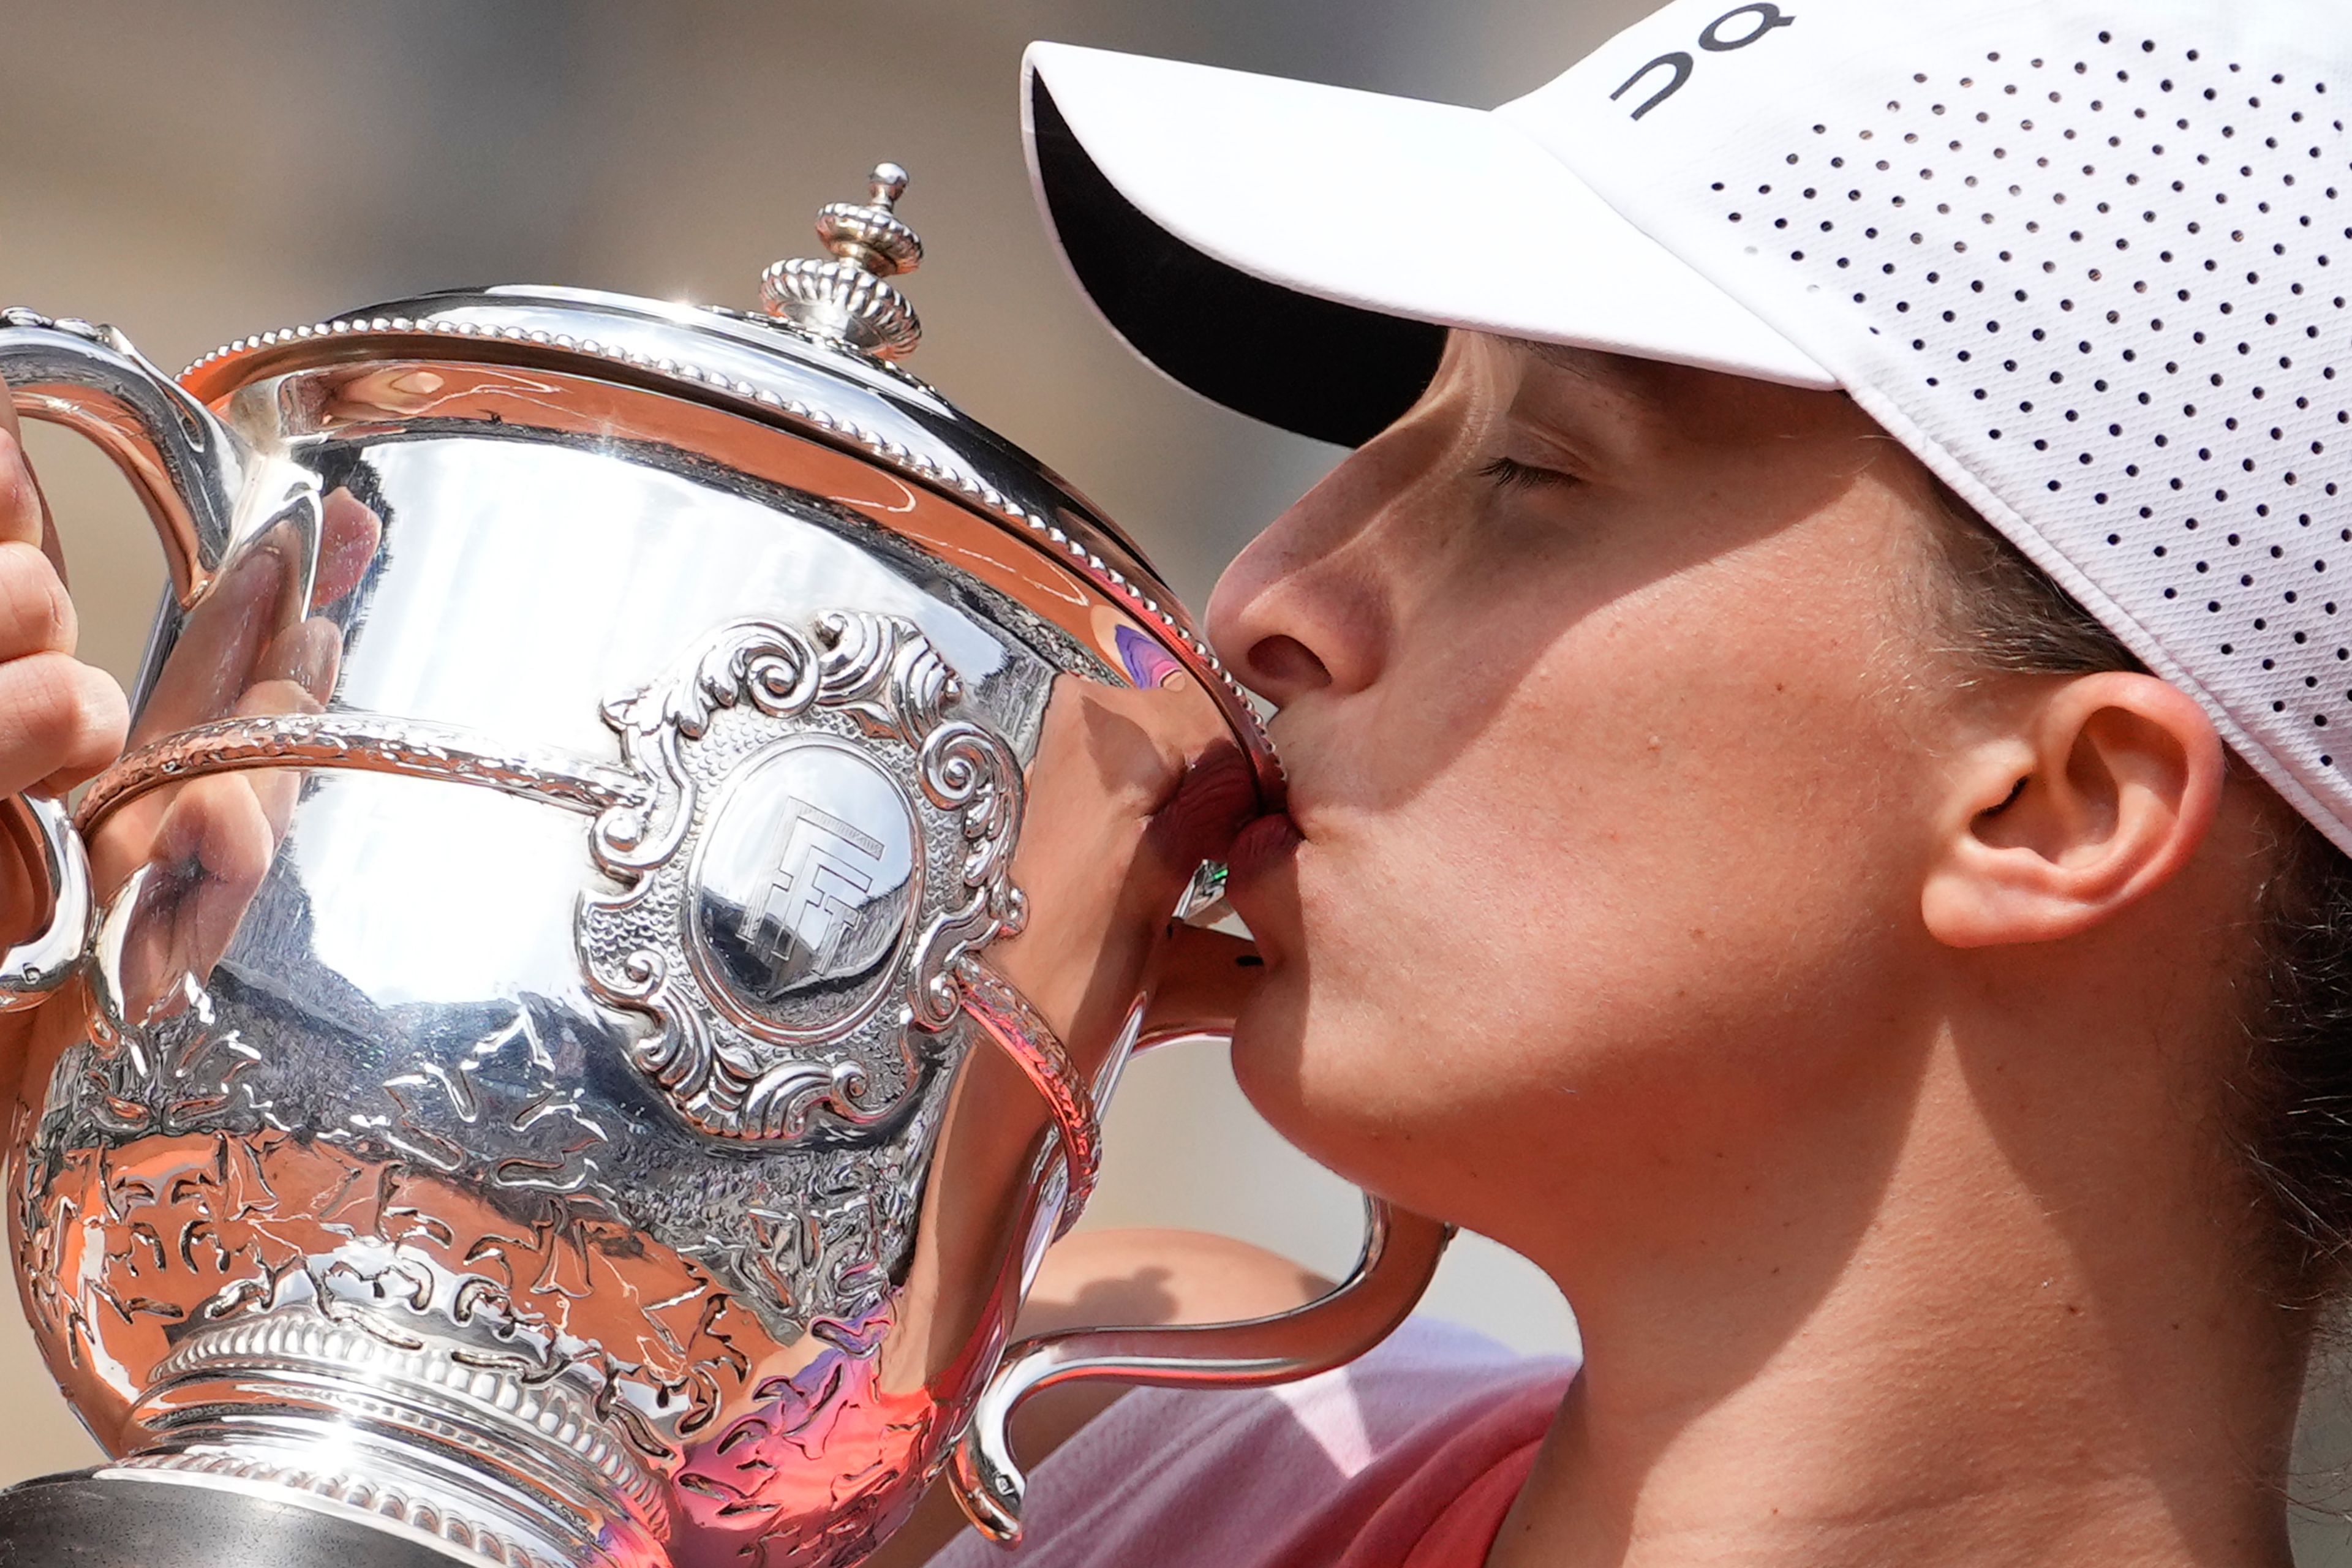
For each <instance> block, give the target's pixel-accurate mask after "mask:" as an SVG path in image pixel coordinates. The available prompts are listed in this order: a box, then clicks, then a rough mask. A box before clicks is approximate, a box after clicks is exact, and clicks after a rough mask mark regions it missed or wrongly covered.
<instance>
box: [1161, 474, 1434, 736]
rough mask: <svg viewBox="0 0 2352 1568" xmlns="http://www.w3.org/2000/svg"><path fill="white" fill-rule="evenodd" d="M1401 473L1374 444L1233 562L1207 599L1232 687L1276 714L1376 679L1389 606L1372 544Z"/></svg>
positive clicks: (1214, 638) (1211, 624) (1382, 572)
mask: <svg viewBox="0 0 2352 1568" xmlns="http://www.w3.org/2000/svg"><path fill="white" fill-rule="evenodd" d="M1396 468H1397V465H1396V464H1395V463H1394V462H1393V461H1391V459H1390V458H1389V456H1388V454H1386V453H1384V452H1383V451H1382V450H1381V441H1374V442H1372V443H1371V444H1370V445H1368V446H1366V447H1362V448H1360V449H1359V450H1358V451H1357V452H1355V453H1354V454H1352V455H1351V456H1349V458H1348V459H1347V460H1346V461H1345V462H1342V463H1341V464H1340V465H1339V467H1338V468H1334V469H1333V470H1332V471H1331V473H1330V474H1329V475H1328V476H1327V477H1326V478H1325V479H1324V480H1323V482H1322V483H1320V484H1318V485H1317V486H1316V487H1315V488H1314V489H1312V490H1310V491H1308V492H1307V494H1306V495H1305V496H1304V497H1302V498H1301V499H1300V500H1298V501H1297V504H1295V505H1294V506H1292V507H1291V508H1290V510H1287V511H1286V512H1284V513H1283V514H1282V516H1280V517H1279V518H1277V519H1276V520H1275V521H1274V522H1273V524H1272V525H1271V526H1269V527H1268V528H1267V529H1266V531H1265V532H1264V533H1261V534H1259V535H1258V536H1257V538H1255V540H1252V541H1251V542H1250V544H1249V546H1248V548H1246V549H1244V551H1243V552H1241V553H1240V554H1239V555H1237V556H1235V557H1234V563H1233V564H1232V565H1230V566H1228V567H1226V568H1225V572H1224V574H1223V576H1221V577H1220V578H1218V579H1217V587H1216V591H1215V592H1214V593H1213V594H1212V595H1210V596H1209V614H1208V631H1209V639H1210V641H1211V642H1212V643H1213V644H1214V645H1215V647H1216V649H1217V656H1218V657H1219V658H1222V659H1223V661H1224V662H1225V665H1226V667H1227V668H1230V669H1231V670H1232V671H1233V673H1234V677H1235V679H1239V680H1240V681H1241V682H1242V683H1243V684H1244V685H1245V686H1247V687H1249V688H1250V689H1252V690H1253V691H1255V692H1256V693H1257V694H1258V695H1259V696H1261V697H1264V698H1265V699H1266V700H1268V701H1270V702H1272V703H1274V704H1275V706H1276V707H1277V708H1284V707H1288V706H1289V705H1290V704H1291V703H1293V702H1295V701H1297V700H1298V699H1300V698H1301V697H1304V696H1306V695H1307V694H1308V693H1310V692H1315V691H1331V692H1334V693H1339V694H1344V693H1347V692H1350V691H1358V690H1361V689H1363V688H1365V687H1367V686H1369V685H1370V684H1371V683H1372V681H1373V680H1375V679H1378V678H1379V675H1380V670H1381V663H1382V661H1383V658H1384V657H1385V651H1386V646H1387V641H1388V625H1389V611H1390V605H1391V597H1390V595H1389V592H1388V589H1387V585H1386V582H1385V577H1386V571H1385V567H1386V565H1387V564H1388V563H1384V562H1383V561H1382V560H1381V551H1380V550H1379V549H1378V548H1376V546H1375V542H1374V536H1375V534H1376V533H1377V532H1378V522H1379V520H1380V518H1381V511H1382V509H1383V506H1384V505H1385V503H1386V502H1387V501H1388V500H1389V499H1390V498H1391V496H1392V495H1393V494H1394V493H1395V492H1396V490H1397V489H1398V488H1399V486H1398V480H1399V475H1398V474H1397V472H1396Z"/></svg>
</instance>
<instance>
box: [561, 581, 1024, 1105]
mask: <svg viewBox="0 0 2352 1568" xmlns="http://www.w3.org/2000/svg"><path fill="white" fill-rule="evenodd" d="M962 696H963V684H962V682H961V679H959V678H958V677H957V675H956V673H955V671H954V670H953V669H951V668H949V666H948V664H947V661H946V660H945V659H943V658H941V657H940V653H939V651H938V649H936V648H935V647H932V646H931V643H930V642H929V639H928V638H926V637H924V636H923V635H922V633H921V632H920V631H919V630H918V629H917V628H916V627H915V626H914V625H913V624H912V623H911V622H908V621H905V620H902V619H900V618H898V617H897V616H879V615H872V614H866V613H863V612H848V611H832V612H828V613H827V614H825V615H824V616H820V617H819V618H818V620H817V624H816V626H815V630H814V636H810V635H804V634H803V633H801V632H799V631H795V630H793V628H791V627H789V626H780V625H777V624H776V623H774V622H772V621H760V620H745V621H737V622H734V623H731V624H730V625H728V626H722V627H720V628H719V630H718V631H717V632H716V633H714V634H713V635H712V636H711V637H709V639H707V640H706V641H705V642H704V643H703V644H702V645H701V647H699V648H698V649H697V650H696V651H695V652H694V653H693V654H692V655H691V656H690V657H689V658H688V659H687V660H686V661H685V663H684V666H683V668H682V669H681V671H680V673H679V674H678V675H677V676H676V677H675V678H674V679H669V680H667V681H665V682H659V683H656V684H655V685H653V686H650V687H647V688H646V689H643V690H641V691H636V692H632V693H630V694H628V695H626V696H625V697H622V698H620V699H617V700H614V701H612V702H609V703H607V704H606V706H605V710H604V717H605V721H606V722H608V723H609V724H611V725H612V726H613V728H614V731H617V732H618V734H619V735H620V738H621V753H622V758H623V761H624V762H625V764H626V766H627V767H628V769H629V771H630V772H631V773H635V775H636V776H637V778H638V780H639V781H640V784H641V789H640V790H639V791H638V792H635V796H634V798H632V799H630V800H627V801H624V802H622V803H619V804H617V805H613V806H611V807H609V808H607V809H606V810H605V811H604V812H603V813H602V814H600V815H599V816H598V817H597V819H596V826H595V829H594V832H593V836H592V839H591V848H592V852H593V855H594V857H595V859H596V864H597V866H598V868H600V869H602V870H603V871H604V873H605V874H606V875H607V876H609V877H611V878H613V879H614V880H615V881H617V882H619V883H620V884H622V887H621V889H620V890H618V891H616V892H602V891H598V892H591V893H589V894H587V895H585V896H584V897H583V899H582V900H581V903H580V910H579V919H578V923H577V928H576V936H577V939H578V945H579V949H580V953H581V959H582V963H583V968H584V970H585V972H586V974H587V977H588V984H589V987H590V989H591V990H592V991H593V993H594V994H596V995H597V996H598V997H599V998H600V999H602V1000H604V1001H605V1002H607V1003H610V1004H612V1005H614V1006H618V1007H623V1008H627V1009H631V1010H633V1011H636V1012H639V1013H642V1014H645V1015H646V1016H648V1017H650V1018H651V1019H652V1020H653V1022H654V1025H655V1030H654V1032H653V1034H652V1035H650V1036H649V1037H646V1039H644V1040H643V1041H641V1042H639V1043H638V1044H637V1045H635V1047H633V1048H632V1057H633V1059H634V1060H635V1065H636V1066H637V1068H639V1069H640V1070H642V1071H643V1072H645V1073H646V1075H647V1076H648V1077H649V1078H651V1079H653V1081H654V1082H655V1083H656V1085H658V1086H659V1087H660V1089H661V1090H662V1091H663V1093H664V1094H665V1095H667V1097H668V1099H669V1101H670V1103H671V1104H672V1105H673V1106H675V1107H676V1108H677V1110H678V1112H679V1113H680V1114H681V1115H683V1116H684V1117H685V1118H686V1119H687V1121H689V1122H691V1123H692V1124H693V1125H694V1126H696V1127H698V1128H699V1129H701V1130H702V1131H705V1132H709V1133H712V1134H714V1135H717V1136H719V1137H722V1138H744V1139H793V1138H797V1137H800V1136H801V1135H802V1134H803V1133H805V1132H807V1131H810V1130H811V1128H812V1127H813V1126H815V1125H818V1123H817V1122H816V1121H815V1120H814V1119H815V1118H817V1117H818V1116H819V1115H820V1113H822V1114H823V1115H824V1116H826V1117H829V1118H831V1119H833V1121H834V1123H835V1125H839V1124H844V1123H845V1124H848V1125H851V1126H863V1125H868V1124H871V1123H873V1122H876V1121H880V1120H882V1119H884V1118H886V1117H888V1116H890V1115H892V1114H893V1113H895V1112H897V1111H898V1110H899V1109H900V1108H901V1106H902V1105H903V1104H904V1103H905V1102H906V1100H907V1098H908V1094H909V1092H910V1090H911V1089H912V1088H913V1087H914V1084H915V1079H916V1059H915V1054H914V1052H915V1047H914V1042H913V1039H912V1037H911V1035H910V1031H911V1030H921V1031H925V1032H929V1033H936V1032H937V1031H939V1030H940V1029H943V1028H945V1027H946V1026H948V1024H949V1023H950V1022H951V1021H952V1020H953V1019H954V1018H955V1016H956V1014H957V1009H958V1007H959V1005H960V1003H961V993H960V991H959V988H958V984H957V979H956V973H955V965H956V963H957V961H958V960H959V959H961V958H962V957H964V956H965V955H966V954H968V953H974V952H979V951H980V950H982V948H984V947H985V946H986V945H987V944H988V943H989V942H992V941H994V940H995V939H996V938H997V937H999V936H1002V935H1009V934H1011V933H1013V932H1014V931H1019V930H1020V929H1021V924H1022V921H1023V904H1022V899H1021V893H1020V890H1019V889H1017V888H1015V887H1014V886H1013V880H1012V862H1013V847H1014V845H1015V843H1016V842H1017V840H1018V838H1019V835H1020V830H1021V812H1022V802H1023V787H1022V779H1021V768H1020V763H1019V761H1018V759H1016V758H1015V757H1014V756H1013V752H1012V750H1011V749H1010V748H1009V747H1008V746H1007V745H1006V744H1005V743H1004V742H1003V740H1002V739H1001V738H1000V737H999V736H997V735H996V734H995V733H994V732H993V731H991V730H989V729H987V728H985V727H983V726H982V725H980V724H978V723H975V722H973V721H971V720H968V719H964V718H961V717H957V716H955V710H956V709H957V706H958V704H959V703H960V702H961V699H962Z"/></svg>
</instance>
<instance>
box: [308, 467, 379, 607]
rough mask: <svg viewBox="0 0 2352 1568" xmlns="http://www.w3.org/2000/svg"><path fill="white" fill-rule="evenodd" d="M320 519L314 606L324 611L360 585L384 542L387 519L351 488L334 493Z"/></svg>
mask: <svg viewBox="0 0 2352 1568" xmlns="http://www.w3.org/2000/svg"><path fill="white" fill-rule="evenodd" d="M323 510H324V512H325V516H324V517H323V518H322V519H321V520H320V538H319V568H318V571H317V572H316V573H314V574H312V577H311V584H310V607H311V608H312V609H313V610H321V609H324V608H326V607H327V606H328V605H331V604H333V603H334V602H335V601H336V600H338V599H340V598H341V597H342V596H343V595H346V594H348V593H350V592H351V591H352V589H354V588H356V587H358V586H359V585H360V579H361V578H362V577H364V576H366V575H367V569H368V567H369V566H370V565H371V564H372V563H373V562H374V560H375V552H376V547H377V546H378V545H379V544H381V543H383V519H382V518H380V517H378V516H376V514H375V513H374V512H373V510H369V508H368V507H367V505H366V504H365V503H363V502H362V500H360V499H359V497H357V496H355V495H353V494H352V492H351V491H349V490H347V489H335V490H331V491H329V492H328V494H327V500H326V505H325V507H324V509H323Z"/></svg>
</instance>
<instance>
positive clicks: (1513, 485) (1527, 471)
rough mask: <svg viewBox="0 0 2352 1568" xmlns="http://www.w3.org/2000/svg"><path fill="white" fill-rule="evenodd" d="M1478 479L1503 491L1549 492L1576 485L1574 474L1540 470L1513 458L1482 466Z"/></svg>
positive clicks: (1498, 459) (1554, 469)
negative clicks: (1549, 490)
mask: <svg viewBox="0 0 2352 1568" xmlns="http://www.w3.org/2000/svg"><path fill="white" fill-rule="evenodd" d="M1478 477H1479V478H1481V479H1486V480H1487V481H1488V482H1489V483H1491V484H1493V485H1494V487H1495V488H1496V489H1503V490H1548V489H1558V488H1559V487H1560V486H1562V485H1572V484H1574V483H1576V478H1575V476H1574V475H1572V474H1563V473H1561V472H1559V470H1558V469H1556V468H1537V467H1535V466H1534V465H1533V464H1531V463H1522V462H1519V461H1518V460H1517V459H1516V458H1495V459H1494V460H1493V461H1491V462H1488V463H1485V464H1482V465H1481V466H1480V467H1479V469H1478Z"/></svg>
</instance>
